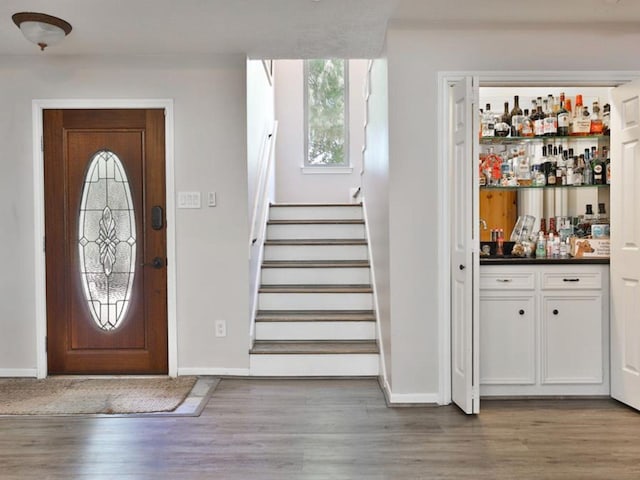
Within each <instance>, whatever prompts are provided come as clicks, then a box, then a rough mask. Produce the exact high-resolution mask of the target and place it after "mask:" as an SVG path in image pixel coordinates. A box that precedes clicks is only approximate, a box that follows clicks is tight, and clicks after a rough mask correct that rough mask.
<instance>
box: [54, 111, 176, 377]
mask: <svg viewBox="0 0 640 480" xmlns="http://www.w3.org/2000/svg"><path fill="white" fill-rule="evenodd" d="M43 117H44V138H43V141H44V147H43V148H44V177H45V185H44V189H45V231H46V238H45V252H46V269H47V275H46V281H47V360H48V371H49V373H51V374H150V373H154V374H161V373H167V371H168V354H167V272H166V228H165V224H166V221H165V218H166V217H165V148H164V145H165V140H164V110H162V109H154V110H143V109H136V110H118V109H111V110H85V109H83V110H45V111H44V116H43Z"/></svg>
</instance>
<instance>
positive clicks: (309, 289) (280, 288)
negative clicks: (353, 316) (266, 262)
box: [258, 285, 373, 293]
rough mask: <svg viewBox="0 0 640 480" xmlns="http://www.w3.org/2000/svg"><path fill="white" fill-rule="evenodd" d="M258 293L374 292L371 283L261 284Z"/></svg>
mask: <svg viewBox="0 0 640 480" xmlns="http://www.w3.org/2000/svg"><path fill="white" fill-rule="evenodd" d="M258 293H373V288H372V287H371V285H261V286H260V289H259V290H258Z"/></svg>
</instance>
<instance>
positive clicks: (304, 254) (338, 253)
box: [264, 240, 369, 261]
mask: <svg viewBox="0 0 640 480" xmlns="http://www.w3.org/2000/svg"><path fill="white" fill-rule="evenodd" d="M367 258H369V250H368V249H367V244H366V243H365V242H363V241H362V240H339V241H334V242H333V243H327V242H326V241H316V242H312V241H309V240H307V241H305V242H296V241H290V240H289V241H274V240H268V241H267V242H265V249H264V259H265V261H272V260H295V261H300V260H303V261H304V260H313V261H316V260H320V261H325V260H366V259H367Z"/></svg>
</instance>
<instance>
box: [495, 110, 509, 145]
mask: <svg viewBox="0 0 640 480" xmlns="http://www.w3.org/2000/svg"><path fill="white" fill-rule="evenodd" d="M509 133H511V115H509V102H504V112H503V114H502V115H500V116H499V117H498V118H497V120H496V137H507V136H509Z"/></svg>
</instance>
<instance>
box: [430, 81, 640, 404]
mask: <svg viewBox="0 0 640 480" xmlns="http://www.w3.org/2000/svg"><path fill="white" fill-rule="evenodd" d="M467 76H471V77H473V76H476V77H479V79H480V85H481V86H483V87H490V86H514V87H516V86H518V87H530V86H540V87H542V86H550V85H551V86H564V85H567V86H584V87H598V86H600V87H602V86H607V87H613V86H617V85H621V84H623V83H626V82H630V81H632V80H637V79H639V78H640V72H639V71H451V72H446V71H445V72H438V120H439V121H438V122H437V123H438V171H439V177H440V178H445V179H448V178H449V176H450V174H451V170H450V167H449V161H448V158H449V153H450V152H449V150H450V149H449V136H448V129H447V128H446V122H445V120H446V118H447V108H448V105H449V85H450V84H451V83H452V82H454V81H459V80H460V79H461V78H463V77H467ZM440 186H441V188H440V191H439V198H438V202H439V203H438V204H439V206H440V208H439V209H438V211H439V214H438V232H439V238H438V251H439V252H440V255H439V257H440V260H439V273H438V277H439V282H438V284H439V285H440V295H439V297H440V298H442V299H443V300H442V302H441V304H440V307H439V310H438V331H439V343H438V345H439V352H438V359H439V382H438V383H439V392H438V403H439V404H441V405H447V404H450V403H451V308H450V304H451V272H450V270H449V269H450V258H451V247H450V245H451V243H450V241H451V238H450V233H449V232H450V229H451V222H452V219H451V218H450V216H449V208H450V202H449V195H450V193H451V191H450V187H449V182H448V181H445V182H441V183H440ZM474 218H475V217H474ZM477 300H479V299H474V301H477Z"/></svg>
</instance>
